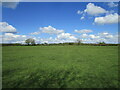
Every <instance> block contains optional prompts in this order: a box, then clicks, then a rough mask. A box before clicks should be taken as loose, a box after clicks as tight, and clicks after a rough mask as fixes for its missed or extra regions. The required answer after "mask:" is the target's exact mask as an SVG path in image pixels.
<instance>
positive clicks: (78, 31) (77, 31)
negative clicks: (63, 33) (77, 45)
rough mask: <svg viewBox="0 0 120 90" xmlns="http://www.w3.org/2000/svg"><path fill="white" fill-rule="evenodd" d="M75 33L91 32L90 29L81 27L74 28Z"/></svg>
mask: <svg viewBox="0 0 120 90" xmlns="http://www.w3.org/2000/svg"><path fill="white" fill-rule="evenodd" d="M75 32H76V33H90V32H93V31H92V30H88V29H82V30H75Z"/></svg>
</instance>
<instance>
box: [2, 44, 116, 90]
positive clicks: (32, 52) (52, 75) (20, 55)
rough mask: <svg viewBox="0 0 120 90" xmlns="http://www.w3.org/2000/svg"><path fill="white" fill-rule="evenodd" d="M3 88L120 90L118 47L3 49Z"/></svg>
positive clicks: (24, 47) (17, 47) (21, 47)
mask: <svg viewBox="0 0 120 90" xmlns="http://www.w3.org/2000/svg"><path fill="white" fill-rule="evenodd" d="M2 58H3V61H2V62H3V64H2V65H3V88H117V87H118V47H117V46H6V47H3V57H2Z"/></svg>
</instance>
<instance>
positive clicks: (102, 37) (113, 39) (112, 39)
mask: <svg viewBox="0 0 120 90" xmlns="http://www.w3.org/2000/svg"><path fill="white" fill-rule="evenodd" d="M80 38H81V39H82V41H83V42H84V43H97V42H103V41H104V42H105V43H118V35H117V34H110V33H108V32H103V33H98V34H96V35H95V34H82V35H80Z"/></svg>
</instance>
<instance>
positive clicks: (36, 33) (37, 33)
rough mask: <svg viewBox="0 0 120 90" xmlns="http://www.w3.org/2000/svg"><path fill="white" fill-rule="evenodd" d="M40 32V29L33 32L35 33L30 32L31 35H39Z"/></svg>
mask: <svg viewBox="0 0 120 90" xmlns="http://www.w3.org/2000/svg"><path fill="white" fill-rule="evenodd" d="M39 34H40V32H39V31H38V32H33V33H30V35H39Z"/></svg>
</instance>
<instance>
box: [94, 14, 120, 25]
mask: <svg viewBox="0 0 120 90" xmlns="http://www.w3.org/2000/svg"><path fill="white" fill-rule="evenodd" d="M118 18H120V16H119V15H118V14H117V13H114V14H109V15H106V16H104V17H96V18H95V20H94V23H97V24H113V23H118V22H119V21H120V20H119V19H118Z"/></svg>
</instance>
